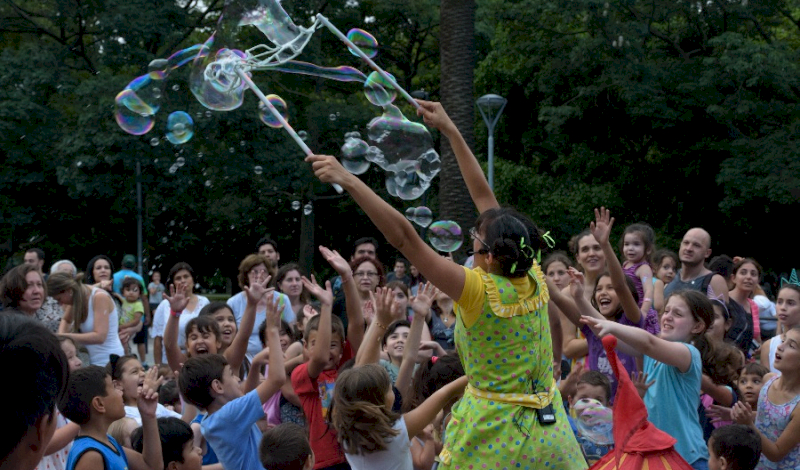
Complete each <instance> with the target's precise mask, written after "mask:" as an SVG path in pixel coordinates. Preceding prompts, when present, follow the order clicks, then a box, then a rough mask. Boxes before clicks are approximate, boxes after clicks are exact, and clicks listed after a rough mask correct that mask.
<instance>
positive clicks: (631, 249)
mask: <svg viewBox="0 0 800 470" xmlns="http://www.w3.org/2000/svg"><path fill="white" fill-rule="evenodd" d="M644 251H645V250H644V241H642V236H641V235H639V234H638V233H626V234H625V238H623V239H622V253H624V254H625V259H626V260H628V261H630V262H632V263H638V262H639V261H641V260H642V259H643V258H644V255H645V253H644Z"/></svg>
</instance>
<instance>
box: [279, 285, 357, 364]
mask: <svg viewBox="0 0 800 470" xmlns="http://www.w3.org/2000/svg"><path fill="white" fill-rule="evenodd" d="M303 288H304V289H306V290H307V291H308V292H309V293H311V295H313V296H314V297H316V298H317V300H319V302H320V304H321V306H320V311H319V324H318V326H317V337H316V339H315V340H314V344H312V345H310V348H309V349H310V350H311V354H310V356H311V357H309V359H308V376H309V377H311V378H312V379H315V380H316V378H317V377H319V374H320V373H322V371H323V370H324V369H325V365H326V364H327V363H328V354H329V351H330V348H331V336H332V335H331V310H332V307H333V292H331V283H330V282H326V283H325V289H323V288H322V287H320V285H319V284H317V280H316V279H315V278H314V275H313V274H312V275H311V280H309V279H308V278H306V277H303ZM308 340H309V339H308V338H306V341H308ZM342 346H344V345H342ZM278 350H280V348H278ZM281 360H282V359H281ZM281 364H283V363H282V362H281Z"/></svg>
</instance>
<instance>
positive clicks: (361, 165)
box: [342, 133, 369, 175]
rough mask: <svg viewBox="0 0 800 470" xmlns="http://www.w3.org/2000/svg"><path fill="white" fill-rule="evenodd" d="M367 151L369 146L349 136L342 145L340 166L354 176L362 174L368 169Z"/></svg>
mask: <svg viewBox="0 0 800 470" xmlns="http://www.w3.org/2000/svg"><path fill="white" fill-rule="evenodd" d="M356 134H358V133H356ZM368 150H369V144H367V143H366V142H364V141H363V140H361V139H360V138H358V137H355V136H352V135H351V136H350V137H348V138H347V140H346V141H345V143H344V145H342V166H343V167H344V168H345V170H347V171H349V172H350V173H352V174H354V175H360V174H362V173H364V172H365V171H367V170H368V169H369V161H367V158H366V157H367V151H368Z"/></svg>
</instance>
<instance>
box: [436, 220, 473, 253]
mask: <svg viewBox="0 0 800 470" xmlns="http://www.w3.org/2000/svg"><path fill="white" fill-rule="evenodd" d="M428 240H429V241H430V242H431V245H433V247H434V248H436V249H437V250H439V251H443V252H445V253H452V252H453V251H456V250H458V249H459V248H461V244H462V243H464V235H463V234H462V233H461V226H460V225H458V223H456V222H454V221H452V220H439V221H436V222H434V223H432V224H431V225H430V227H428Z"/></svg>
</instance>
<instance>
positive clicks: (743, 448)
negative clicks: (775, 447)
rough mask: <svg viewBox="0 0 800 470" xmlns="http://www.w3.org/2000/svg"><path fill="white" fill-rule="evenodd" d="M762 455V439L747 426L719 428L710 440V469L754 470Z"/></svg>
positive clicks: (738, 425) (736, 425)
mask: <svg viewBox="0 0 800 470" xmlns="http://www.w3.org/2000/svg"><path fill="white" fill-rule="evenodd" d="M760 457H761V439H760V438H759V437H758V434H757V433H756V432H755V431H753V430H752V429H751V428H749V427H747V426H743V425H741V424H731V425H728V426H723V427H721V428H717V429H715V430H714V432H713V433H711V438H709V440H708V469H709V470H754V469H755V468H756V465H758V460H759V458H760Z"/></svg>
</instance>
